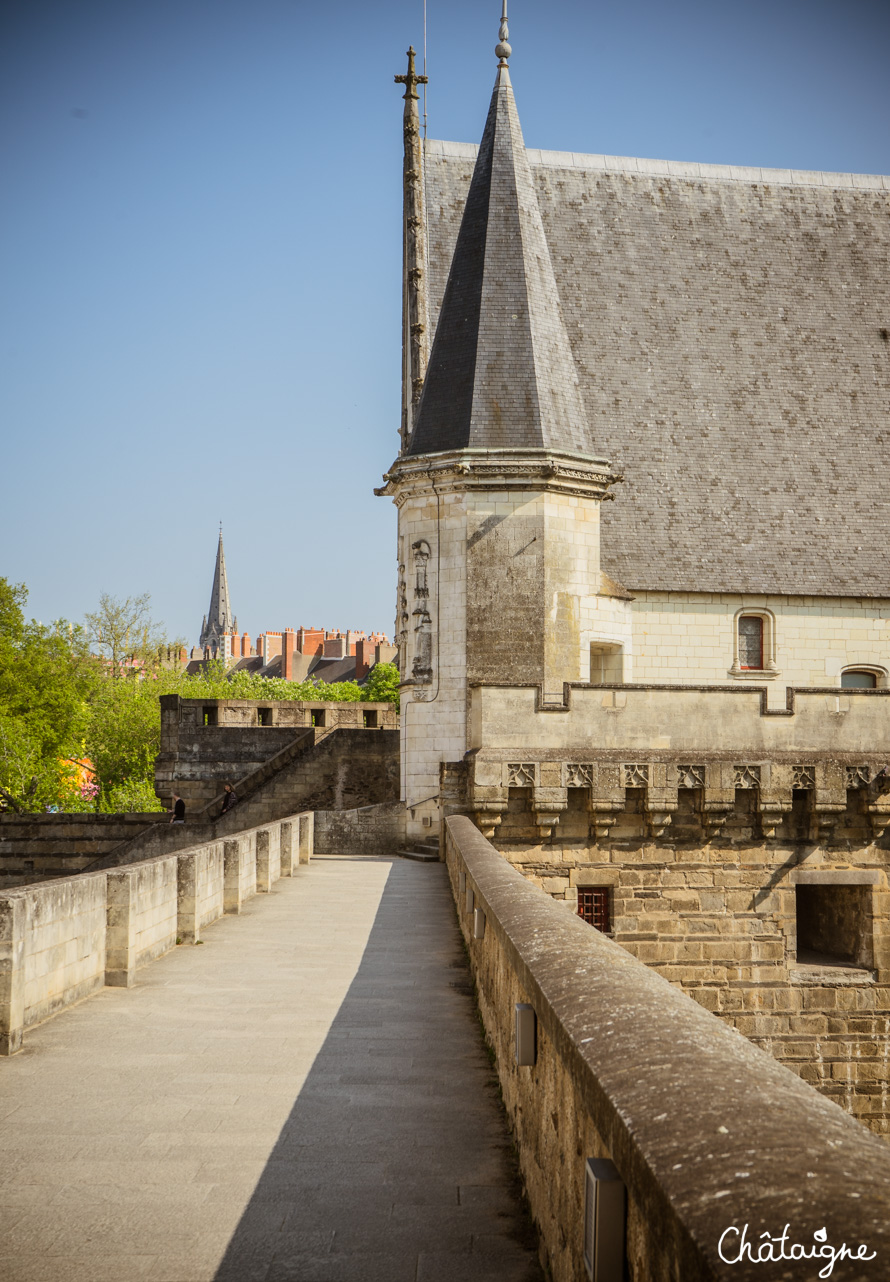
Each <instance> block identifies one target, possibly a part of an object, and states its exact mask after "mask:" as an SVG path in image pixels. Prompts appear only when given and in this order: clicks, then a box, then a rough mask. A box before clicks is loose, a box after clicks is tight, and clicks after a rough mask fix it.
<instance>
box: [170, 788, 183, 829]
mask: <svg viewBox="0 0 890 1282" xmlns="http://www.w3.org/2000/svg"><path fill="white" fill-rule="evenodd" d="M168 813H169V814H170V815H172V818H171V820H170V822H171V823H172V824H184V823H185V802H184V801H183V799H182V797H180V795H179V793H178V792H174V794H173V809H172V810H170V811H169V812H168Z"/></svg>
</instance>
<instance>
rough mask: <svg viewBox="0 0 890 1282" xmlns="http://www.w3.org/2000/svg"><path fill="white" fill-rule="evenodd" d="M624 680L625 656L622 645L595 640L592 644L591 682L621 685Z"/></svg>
mask: <svg viewBox="0 0 890 1282" xmlns="http://www.w3.org/2000/svg"><path fill="white" fill-rule="evenodd" d="M623 681H624V656H623V654H622V650H621V646H620V645H606V644H604V643H603V642H599V641H594V642H592V644H591V646H590V684H591V685H594V686H603V685H621V683H622V682H623Z"/></svg>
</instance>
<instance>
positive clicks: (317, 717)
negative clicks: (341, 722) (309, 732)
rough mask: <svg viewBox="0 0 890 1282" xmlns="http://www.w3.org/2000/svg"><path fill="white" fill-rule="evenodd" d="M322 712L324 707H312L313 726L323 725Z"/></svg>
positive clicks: (323, 712)
mask: <svg viewBox="0 0 890 1282" xmlns="http://www.w3.org/2000/svg"><path fill="white" fill-rule="evenodd" d="M324 714H325V709H324V708H313V709H312V724H313V725H314V726H323V725H324Z"/></svg>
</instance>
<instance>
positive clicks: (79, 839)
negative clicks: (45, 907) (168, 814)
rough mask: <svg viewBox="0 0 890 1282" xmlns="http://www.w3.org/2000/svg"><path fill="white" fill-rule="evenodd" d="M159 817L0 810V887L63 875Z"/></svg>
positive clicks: (78, 868)
mask: <svg viewBox="0 0 890 1282" xmlns="http://www.w3.org/2000/svg"><path fill="white" fill-rule="evenodd" d="M161 819H162V816H160V815H157V814H150V813H149V814H132V815H97V814H75V815H65V814H61V815H45V814H43V815H19V814H15V813H12V812H9V811H7V812H6V813H5V814H0V889H4V888H7V887H11V886H18V885H23V884H26V883H30V882H34V881H41V880H43V879H45V878H48V877H67V876H70V874H71V873H72V872H80V870H81V869H82V868H86V867H87V866H88V865H89V864H91V863H93V862H94V861H95V860H96V859H97V858H99V857H100V856H102V855H104V854H107V853H108V851H109V850H114V848H115V847H116V846H120V845H121V843H122V842H125V841H129V840H131V838H132V837H133V836H134V835H136V834H137V833H141V832H144V831H145V830H146V829H147V828H151V827H152V826H154V825H155V824H157V823H158V822H159V821H160V820H161Z"/></svg>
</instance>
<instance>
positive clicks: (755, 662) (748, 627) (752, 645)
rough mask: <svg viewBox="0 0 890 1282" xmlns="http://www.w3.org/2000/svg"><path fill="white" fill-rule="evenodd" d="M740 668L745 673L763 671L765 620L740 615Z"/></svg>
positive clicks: (754, 616) (759, 616) (755, 616)
mask: <svg viewBox="0 0 890 1282" xmlns="http://www.w3.org/2000/svg"><path fill="white" fill-rule="evenodd" d="M739 667H740V668H741V669H742V671H743V672H746V671H751V670H756V671H758V672H760V671H762V670H763V618H762V617H761V615H759V614H741V615H739Z"/></svg>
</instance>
